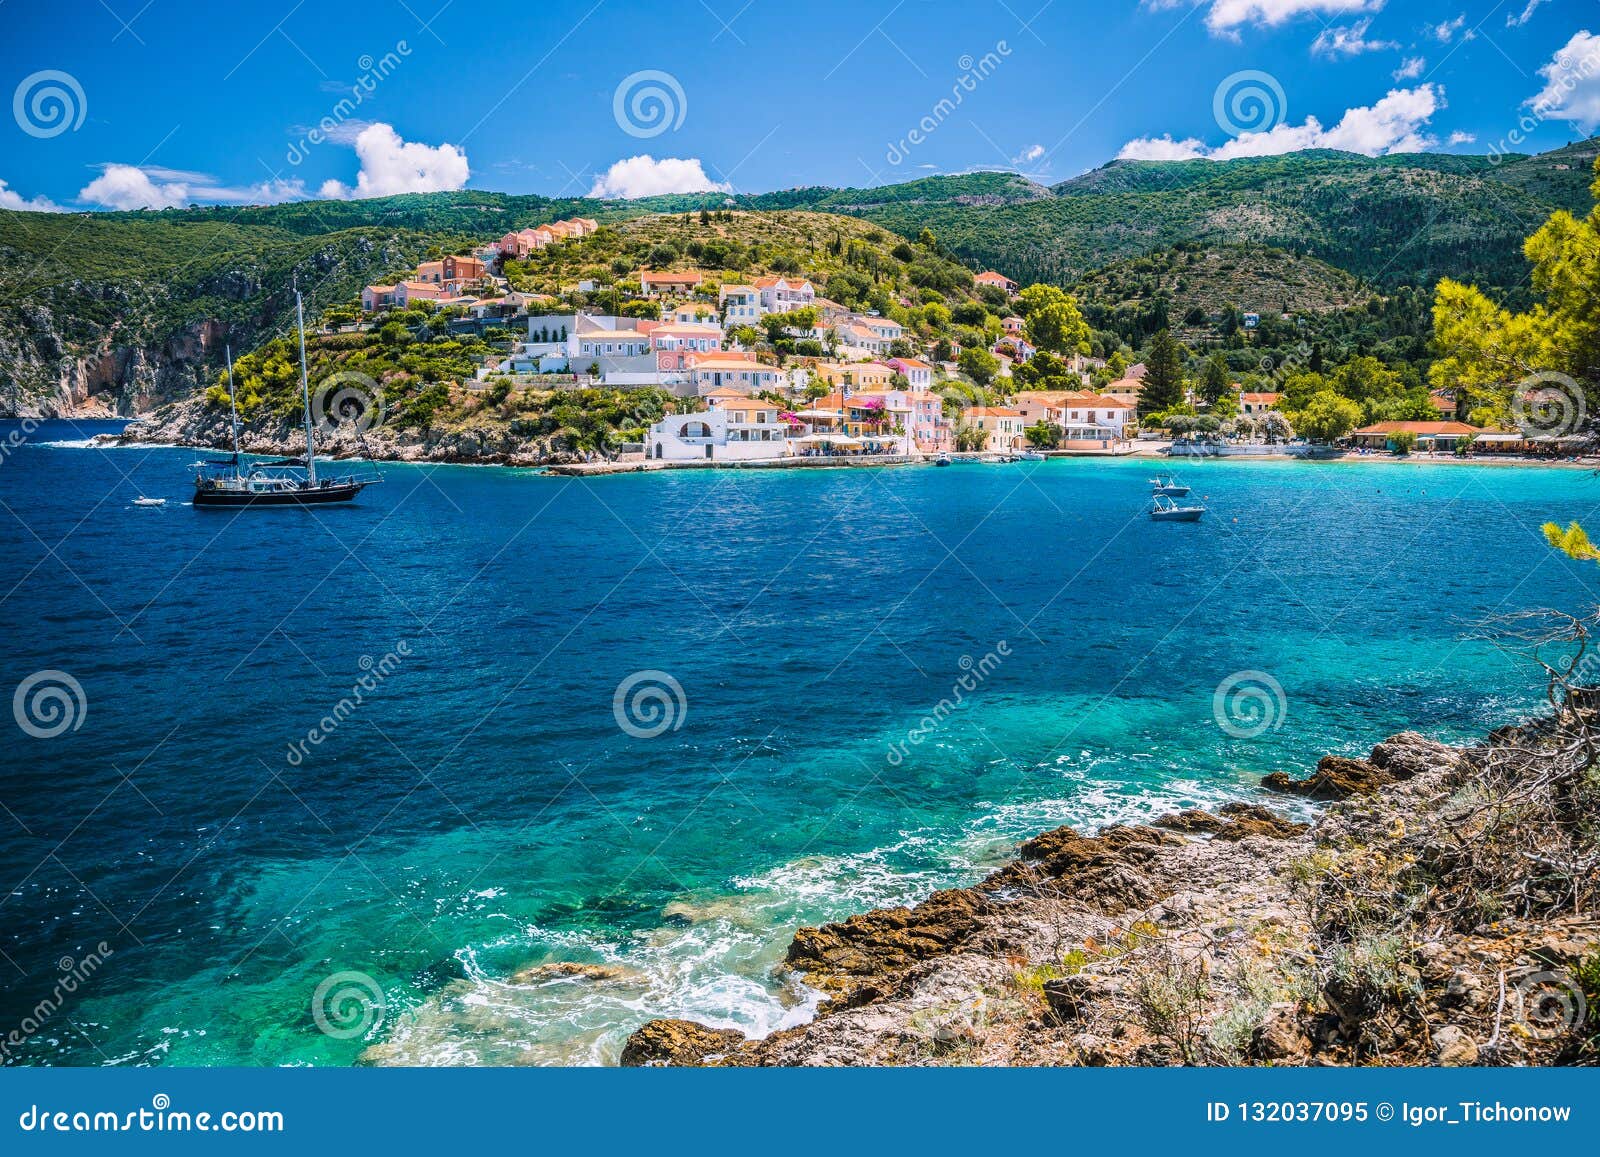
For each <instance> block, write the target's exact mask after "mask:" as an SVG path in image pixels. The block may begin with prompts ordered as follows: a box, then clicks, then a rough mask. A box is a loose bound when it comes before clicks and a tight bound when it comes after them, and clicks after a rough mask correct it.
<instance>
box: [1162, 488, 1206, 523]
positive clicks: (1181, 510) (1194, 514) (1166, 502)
mask: <svg viewBox="0 0 1600 1157" xmlns="http://www.w3.org/2000/svg"><path fill="white" fill-rule="evenodd" d="M1150 501H1151V506H1150V517H1151V518H1152V519H1154V520H1155V521H1156V522H1199V521H1200V516H1201V515H1202V514H1204V513H1205V512H1206V508H1205V507H1204V506H1179V505H1178V504H1177V503H1176V502H1174V501H1172V499H1170V498H1168V497H1167V496H1166V495H1165V494H1157V495H1155V496H1154V497H1153V498H1152V499H1151V500H1150Z"/></svg>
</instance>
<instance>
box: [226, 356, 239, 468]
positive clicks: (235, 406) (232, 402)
mask: <svg viewBox="0 0 1600 1157" xmlns="http://www.w3.org/2000/svg"><path fill="white" fill-rule="evenodd" d="M222 348H223V351H224V352H225V353H226V354H227V355H228V409H230V410H231V411H233V464H234V465H235V466H237V465H238V464H239V399H238V398H237V397H235V396H234V393H233V347H232V346H231V345H225V346H223V347H222Z"/></svg>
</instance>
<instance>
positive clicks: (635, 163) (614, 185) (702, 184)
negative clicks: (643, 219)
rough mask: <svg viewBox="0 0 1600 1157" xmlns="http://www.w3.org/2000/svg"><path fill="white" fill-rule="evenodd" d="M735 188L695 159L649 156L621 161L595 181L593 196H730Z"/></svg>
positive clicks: (632, 197) (618, 198)
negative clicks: (717, 177)
mask: <svg viewBox="0 0 1600 1157" xmlns="http://www.w3.org/2000/svg"><path fill="white" fill-rule="evenodd" d="M730 190H731V186H729V185H726V184H723V183H721V182H718V181H713V180H712V179H711V178H710V177H708V176H706V171H705V168H704V167H703V166H702V165H701V164H700V162H699V161H698V160H696V159H695V158H693V157H687V158H682V157H662V158H661V159H660V160H659V161H658V160H656V159H655V158H654V157H652V156H650V155H648V154H640V155H639V156H637V157H628V158H627V159H626V160H622V161H618V162H617V163H616V164H614V165H612V166H611V167H610V168H609V169H607V170H606V171H605V172H604V173H602V174H600V175H599V176H598V177H596V178H595V181H594V188H592V189H590V190H589V196H591V197H605V198H608V199H611V200H624V201H631V200H633V199H634V198H636V197H656V196H660V195H661V194H663V193H726V192H729V191H730Z"/></svg>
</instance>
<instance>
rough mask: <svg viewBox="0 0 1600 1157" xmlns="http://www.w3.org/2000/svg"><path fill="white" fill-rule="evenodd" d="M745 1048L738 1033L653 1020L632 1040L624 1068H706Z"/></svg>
mask: <svg viewBox="0 0 1600 1157" xmlns="http://www.w3.org/2000/svg"><path fill="white" fill-rule="evenodd" d="M743 1044H744V1034H743V1033H741V1032H739V1031H738V1030H736V1029H731V1028H729V1029H718V1028H707V1027H706V1026H705V1025H703V1024H695V1023H694V1021H692V1020H653V1021H651V1022H650V1023H649V1024H647V1025H645V1026H644V1027H643V1028H641V1029H640V1030H639V1031H638V1032H636V1033H634V1034H633V1035H632V1036H630V1037H629V1038H628V1043H627V1044H626V1045H625V1046H623V1049H622V1064H623V1065H625V1066H628V1067H640V1066H663V1065H706V1064H712V1063H714V1062H716V1061H717V1060H719V1059H721V1058H722V1057H723V1056H724V1055H725V1054H727V1053H729V1052H732V1051H735V1050H737V1049H738V1048H740V1047H741V1046H742V1045H743Z"/></svg>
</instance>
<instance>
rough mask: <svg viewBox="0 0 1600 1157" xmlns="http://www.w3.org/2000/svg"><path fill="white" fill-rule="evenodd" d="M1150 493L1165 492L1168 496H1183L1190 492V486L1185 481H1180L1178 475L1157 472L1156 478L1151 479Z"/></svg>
mask: <svg viewBox="0 0 1600 1157" xmlns="http://www.w3.org/2000/svg"><path fill="white" fill-rule="evenodd" d="M1150 493H1151V494H1164V495H1166V496H1167V497H1168V498H1182V497H1183V496H1184V495H1185V494H1187V493H1189V488H1188V487H1187V486H1185V485H1184V484H1183V483H1181V482H1179V481H1178V480H1177V478H1176V477H1173V476H1170V475H1166V476H1163V475H1161V474H1157V475H1156V476H1155V477H1154V478H1152V479H1150Z"/></svg>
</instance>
